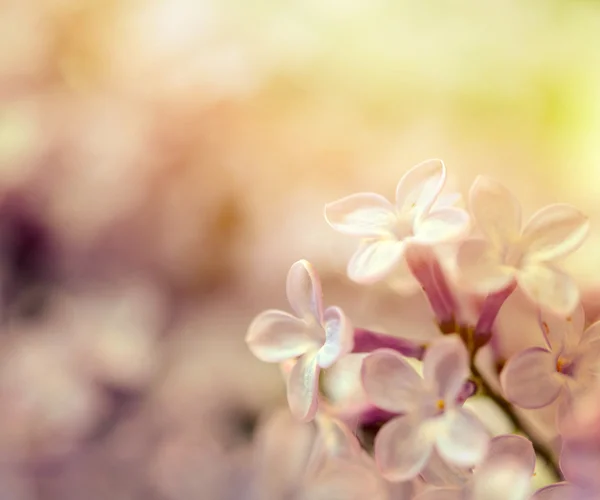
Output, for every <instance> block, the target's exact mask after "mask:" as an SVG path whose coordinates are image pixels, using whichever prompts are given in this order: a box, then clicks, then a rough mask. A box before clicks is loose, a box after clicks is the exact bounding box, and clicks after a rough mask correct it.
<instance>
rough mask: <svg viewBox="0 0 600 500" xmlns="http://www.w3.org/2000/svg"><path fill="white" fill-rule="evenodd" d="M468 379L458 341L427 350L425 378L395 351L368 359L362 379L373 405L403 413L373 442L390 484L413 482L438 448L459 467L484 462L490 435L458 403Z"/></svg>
mask: <svg viewBox="0 0 600 500" xmlns="http://www.w3.org/2000/svg"><path fill="white" fill-rule="evenodd" d="M468 376H469V364H468V354H467V351H466V348H465V346H464V345H463V343H462V341H461V340H460V339H459V338H458V337H457V336H448V337H443V338H441V339H439V340H436V341H435V342H434V343H433V344H432V345H431V346H430V347H429V348H428V349H427V352H426V353H425V357H424V359H423V377H421V376H420V375H419V374H418V373H417V372H416V371H415V370H414V368H412V367H411V366H410V365H409V364H408V362H407V361H406V360H405V359H404V358H403V357H402V356H401V355H399V354H398V353H397V352H395V351H392V350H388V349H380V350H378V351H375V352H373V353H372V354H370V355H369V356H367V357H366V358H365V360H364V362H363V369H362V378H363V385H364V388H365V391H366V394H367V396H368V397H369V399H370V400H371V401H372V402H373V404H375V405H376V406H378V407H380V408H383V409H385V410H388V411H391V412H394V413H402V415H401V416H399V417H396V418H394V419H393V420H390V421H389V422H388V423H386V424H385V425H384V426H383V427H382V428H381V430H380V431H379V433H378V434H377V437H376V439H375V459H376V461H377V463H378V465H379V467H380V469H381V471H382V473H383V475H384V476H385V477H387V478H388V479H390V480H392V481H401V480H408V479H411V478H413V477H415V476H416V475H418V474H419V473H420V472H421V470H422V469H423V468H424V467H425V465H426V464H427V462H428V460H429V458H430V456H431V454H432V452H433V451H434V448H435V450H436V451H437V452H438V453H439V454H440V456H441V457H442V458H443V459H444V460H446V461H448V462H450V463H453V464H455V465H459V466H465V467H470V466H474V465H476V464H478V463H479V462H480V461H481V460H482V459H483V458H484V456H485V454H486V451H487V446H488V443H489V435H488V433H487V431H486V430H485V428H484V427H483V425H482V424H481V422H480V421H479V420H478V419H477V418H476V417H475V416H474V415H473V414H471V413H470V412H469V411H468V410H466V409H464V408H462V406H461V403H460V401H458V399H459V395H460V392H461V389H462V388H463V385H464V383H465V381H466V380H467V378H468Z"/></svg>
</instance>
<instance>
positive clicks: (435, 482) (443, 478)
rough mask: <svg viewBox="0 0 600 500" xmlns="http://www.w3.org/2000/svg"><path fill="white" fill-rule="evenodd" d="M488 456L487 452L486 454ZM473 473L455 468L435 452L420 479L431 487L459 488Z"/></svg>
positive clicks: (467, 469)
mask: <svg viewBox="0 0 600 500" xmlns="http://www.w3.org/2000/svg"><path fill="white" fill-rule="evenodd" d="M488 455H489V452H488ZM472 475H473V473H472V472H471V468H467V467H457V466H456V465H453V464H450V463H448V462H446V461H444V460H443V459H442V457H440V454H439V453H438V452H437V450H434V452H433V453H432V454H431V457H429V461H428V462H427V465H425V467H424V468H423V470H422V471H421V478H422V479H423V481H425V482H426V483H427V484H431V485H432V486H452V487H454V488H461V487H462V486H464V485H465V484H466V483H467V482H468V481H469V480H470V479H471V476H472Z"/></svg>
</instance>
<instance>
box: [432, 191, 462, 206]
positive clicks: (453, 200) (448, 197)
mask: <svg viewBox="0 0 600 500" xmlns="http://www.w3.org/2000/svg"><path fill="white" fill-rule="evenodd" d="M456 205H459V206H464V203H463V197H462V194H460V193H441V194H440V195H439V196H438V197H437V199H436V200H435V203H434V204H433V208H434V209H435V208H444V207H453V206H456Z"/></svg>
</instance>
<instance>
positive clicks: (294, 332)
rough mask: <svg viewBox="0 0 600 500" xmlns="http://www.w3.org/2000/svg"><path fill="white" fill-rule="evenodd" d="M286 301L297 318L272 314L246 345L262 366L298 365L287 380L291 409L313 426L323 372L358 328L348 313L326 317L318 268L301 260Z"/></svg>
mask: <svg viewBox="0 0 600 500" xmlns="http://www.w3.org/2000/svg"><path fill="white" fill-rule="evenodd" d="M286 290H287V297H288V300H289V302H290V305H291V306H292V309H293V310H294V312H295V313H296V316H293V315H291V314H289V313H287V312H284V311H278V310H268V311H264V312H263V313H261V314H259V315H258V316H257V317H256V318H255V319H254V321H253V322H252V323H251V325H250V327H249V328H248V333H247V335H246V342H247V344H248V347H249V348H250V350H251V351H252V353H253V354H254V355H255V356H256V357H257V358H259V359H260V360H262V361H266V362H271V363H281V362H286V361H294V360H295V362H294V364H293V367H292V368H291V370H290V372H289V375H288V379H287V396H288V403H289V405H290V409H291V411H292V413H293V414H294V416H295V417H296V418H298V419H300V420H311V419H312V418H313V417H314V415H315V412H316V410H317V400H318V398H317V396H318V380H319V372H320V370H321V368H329V367H330V366H331V365H333V364H334V363H335V362H336V361H337V360H338V359H339V358H340V357H342V356H344V355H345V354H347V353H349V352H350V351H351V350H352V347H353V328H352V325H351V324H350V322H349V321H348V319H347V318H346V316H345V315H344V313H343V311H342V310H341V309H340V308H338V307H329V308H327V309H326V310H325V311H323V304H322V292H321V283H320V281H319V277H318V276H317V273H316V272H315V270H314V268H313V266H312V265H311V264H310V263H309V262H307V261H305V260H300V261H298V262H296V263H295V264H293V265H292V267H291V268H290V271H289V273H288V276H287V285H286Z"/></svg>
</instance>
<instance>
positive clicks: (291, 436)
mask: <svg viewBox="0 0 600 500" xmlns="http://www.w3.org/2000/svg"><path fill="white" fill-rule="evenodd" d="M315 421H316V424H317V425H316V426H315V425H313V424H307V423H300V422H298V421H297V420H295V419H293V418H291V416H290V415H289V413H288V412H287V411H279V412H277V413H276V414H275V415H273V417H271V419H270V420H269V421H268V422H267V423H266V425H265V426H263V428H262V429H261V431H260V432H259V434H258V436H257V440H256V444H255V450H256V460H255V462H256V466H257V470H256V477H257V483H256V487H257V491H256V493H257V495H258V496H257V497H258V498H261V499H273V500H280V499H281V498H288V497H291V498H297V499H303V500H304V499H305V500H309V499H310V500H331V499H344V500H354V499H356V500H360V499H364V498H369V499H370V498H373V499H375V500H387V499H390V498H394V499H395V500H408V499H409V498H410V494H411V492H412V487H411V485H410V483H406V484H401V485H398V486H392V485H390V484H388V483H387V482H386V481H385V480H384V479H383V478H382V477H381V475H380V473H379V471H378V470H377V468H376V466H375V463H374V462H373V459H372V458H371V457H370V456H369V455H368V454H367V453H366V452H365V451H364V450H363V449H362V448H361V446H360V443H359V442H358V439H357V438H356V436H355V435H354V434H352V432H351V431H350V430H349V429H348V428H347V427H346V426H345V425H344V424H343V423H342V422H341V421H339V420H337V419H335V418H331V417H329V416H327V415H324V414H319V415H318V416H317V418H316V420H315ZM392 489H393V492H394V496H393V497H391V496H390V494H391V491H392Z"/></svg>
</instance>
